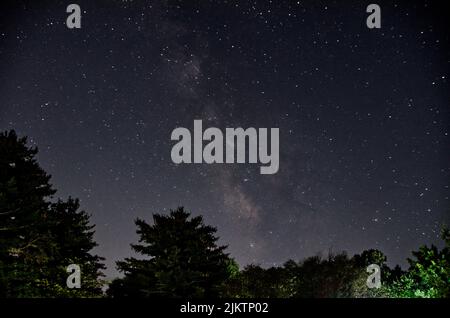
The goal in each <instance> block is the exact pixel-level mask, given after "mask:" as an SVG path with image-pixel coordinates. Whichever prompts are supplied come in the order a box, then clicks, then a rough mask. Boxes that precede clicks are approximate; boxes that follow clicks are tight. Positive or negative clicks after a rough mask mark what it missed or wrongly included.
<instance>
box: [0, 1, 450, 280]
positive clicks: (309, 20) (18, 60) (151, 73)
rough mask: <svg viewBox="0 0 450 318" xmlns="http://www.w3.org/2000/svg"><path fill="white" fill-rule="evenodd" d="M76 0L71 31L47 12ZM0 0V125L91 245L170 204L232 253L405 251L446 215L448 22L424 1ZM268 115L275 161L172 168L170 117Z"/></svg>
mask: <svg viewBox="0 0 450 318" xmlns="http://www.w3.org/2000/svg"><path fill="white" fill-rule="evenodd" d="M73 2H75V3H77V4H79V5H80V6H81V9H82V11H83V14H82V28H81V29H79V30H69V29H68V28H67V27H66V25H65V20H66V17H67V14H66V12H65V11H66V6H67V5H68V4H69V3H73ZM369 3H371V2H370V1H360V0H359V1H299V2H296V1H273V2H269V1H255V2H253V1H252V2H250V1H167V2H165V1H78V0H74V1H52V2H39V3H37V2H36V1H34V2H31V1H27V2H23V1H14V2H12V1H11V2H8V1H6V2H3V1H2V4H1V6H2V9H1V10H0V129H1V130H6V129H15V130H16V131H17V132H18V133H19V134H20V135H27V136H29V141H30V142H31V144H33V145H37V146H38V147H39V149H40V153H39V162H40V163H41V165H42V166H43V168H44V169H45V170H46V171H48V172H49V173H50V174H52V176H53V178H52V182H53V184H54V186H55V188H56V189H58V190H59V191H58V193H57V196H60V197H63V198H64V197H67V196H68V195H71V196H74V197H78V198H80V199H81V203H82V207H83V208H84V209H85V210H86V211H88V212H89V213H91V214H92V221H93V223H95V224H96V225H97V227H96V230H97V232H96V239H97V241H98V243H99V247H98V248H97V249H96V252H97V253H98V254H100V255H102V256H105V257H106V259H107V265H108V271H107V274H108V276H110V277H111V276H114V275H116V274H117V273H116V272H115V269H114V262H115V261H117V260H119V259H122V258H123V257H125V256H128V255H130V253H131V250H130V247H129V244H130V243H134V242H135V241H136V239H137V236H136V234H135V226H134V223H133V221H134V219H135V218H137V217H140V218H144V219H146V220H149V221H150V217H151V214H152V213H166V212H168V211H169V209H174V208H176V207H177V206H185V207H186V208H187V209H188V210H190V211H191V212H192V213H193V214H195V215H197V214H202V215H203V216H204V217H205V220H206V223H209V224H211V225H214V226H216V227H217V228H218V235H219V236H220V237H221V243H223V244H228V245H229V249H228V251H229V252H230V253H231V255H232V256H233V257H235V258H236V259H237V260H238V262H239V263H240V264H241V265H245V264H248V263H251V262H253V263H259V264H261V265H263V266H270V265H273V264H281V263H283V262H284V261H286V260H288V259H289V258H293V259H297V260H299V259H302V258H304V257H307V256H311V255H314V254H316V253H323V254H326V253H328V251H329V250H332V251H336V252H338V251H341V250H346V251H348V252H349V253H350V254H353V253H356V252H361V251H362V250H363V249H368V248H378V249H381V250H382V251H383V252H384V253H385V254H386V255H387V256H388V260H389V261H390V264H396V263H400V264H402V265H405V259H406V257H408V256H410V252H411V250H413V249H416V248H417V247H418V246H419V245H421V244H430V243H437V242H439V230H440V227H441V226H442V225H443V223H444V222H447V223H449V219H450V217H449V215H450V204H449V183H450V160H449V158H450V156H449V155H450V147H449V135H448V134H449V130H450V129H449V127H450V125H449V124H450V116H449V110H450V108H449V104H448V103H449V89H448V88H449V86H448V76H449V72H448V71H449V50H448V40H449V38H448V34H447V33H446V31H447V29H448V25H447V24H448V23H446V22H445V21H446V20H448V18H447V16H446V12H448V11H446V10H445V8H444V6H443V5H442V4H441V5H440V4H439V2H437V1H375V3H378V4H379V5H380V7H381V9H382V27H381V29H379V30H370V29H368V28H367V27H366V24H365V21H366V17H367V15H368V14H367V13H366V6H367V5H368V4H369ZM194 119H202V120H203V124H204V126H205V128H206V127H211V126H213V127H219V128H221V129H223V130H224V129H225V127H244V128H246V127H256V128H259V127H265V128H270V127H278V128H280V170H279V172H278V173H277V174H275V175H261V174H260V173H259V165H254V164H235V165H206V164H201V165H179V166H177V165H175V164H173V163H172V161H171V158H170V152H171V147H172V145H173V144H174V142H172V141H171V140H170V135H171V132H172V131H173V129H175V128H176V127H180V126H182V127H188V128H190V129H192V127H193V120H194Z"/></svg>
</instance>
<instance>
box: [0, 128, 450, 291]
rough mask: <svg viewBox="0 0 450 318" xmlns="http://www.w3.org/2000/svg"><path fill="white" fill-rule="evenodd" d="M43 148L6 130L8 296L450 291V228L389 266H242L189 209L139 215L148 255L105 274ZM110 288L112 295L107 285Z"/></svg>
mask: <svg viewBox="0 0 450 318" xmlns="http://www.w3.org/2000/svg"><path fill="white" fill-rule="evenodd" d="M36 154H37V149H36V148H32V147H28V145H27V141H26V138H19V137H17V135H16V134H15V132H14V131H9V132H3V133H1V134H0V297H3V298H4V297H117V298H118V297H138V298H139V297H140V298H142V297H236V298H253V297H257V298H261V297H263V298H265V297H268V298H275V297H278V298H288V297H298V298H317V297H449V296H450V234H449V231H448V230H443V232H442V237H443V239H444V241H445V247H444V248H443V249H438V248H437V247H435V246H431V247H426V246H422V247H420V248H419V249H418V251H415V252H413V253H412V256H413V257H412V258H411V259H409V260H408V261H409V268H408V270H406V271H402V270H401V269H400V268H399V267H398V266H397V267H395V268H389V267H388V266H387V265H386V257H385V255H384V254H383V253H382V252H381V251H378V250H367V251H364V252H362V253H361V254H357V255H354V256H352V257H350V256H348V255H347V254H345V253H339V254H330V255H328V256H326V257H319V256H313V257H309V258H307V259H305V260H302V261H300V262H295V261H292V260H290V261H288V262H286V263H285V264H284V265H283V266H279V267H271V268H268V269H265V268H262V267H260V266H258V265H249V266H247V267H245V268H243V269H240V268H239V266H238V264H237V263H236V262H235V261H234V260H233V258H232V257H231V256H230V255H229V254H228V253H227V252H226V246H220V245H219V244H218V237H217V236H216V229H215V228H214V227H211V226H208V225H205V224H204V222H203V218H202V217H201V216H197V217H193V216H191V215H190V213H188V212H187V211H185V210H184V209H183V208H178V209H176V210H174V211H171V213H170V214H169V215H160V214H154V215H153V222H152V223H151V224H149V223H147V222H146V221H145V220H140V219H138V220H136V222H135V223H136V227H137V233H138V235H139V242H138V243H136V244H132V245H131V247H132V249H133V250H134V251H135V252H137V253H138V254H140V255H141V256H142V257H140V258H139V259H137V258H133V257H130V258H126V259H124V260H122V261H118V262H117V268H118V270H119V271H121V272H122V274H123V277H122V278H118V279H115V280H113V281H112V282H108V283H107V282H106V281H104V276H103V274H102V270H104V269H105V267H104V265H103V263H102V262H103V258H101V257H100V256H97V255H93V253H92V249H93V248H94V247H95V246H96V245H97V244H96V242H95V241H94V238H93V235H94V226H93V225H92V224H91V223H90V216H89V215H88V214H87V213H86V212H85V211H83V210H80V206H79V203H78V200H76V199H73V198H69V199H67V200H60V199H55V198H54V195H55V193H56V191H55V190H54V188H53V187H52V185H51V184H50V176H49V175H48V174H47V173H46V172H45V171H44V170H43V169H42V168H41V167H40V166H39V164H38V163H37V161H36V159H35V156H36ZM70 264H77V265H79V266H80V268H81V288H79V289H78V288H68V287H67V285H66V280H67V277H68V275H69V273H67V271H66V269H67V266H69V265H70ZM370 264H377V265H378V266H379V267H380V269H381V287H380V288H368V286H367V279H368V275H369V274H370V273H368V272H367V266H368V265H370ZM104 290H106V292H104Z"/></svg>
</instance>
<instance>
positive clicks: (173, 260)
mask: <svg viewBox="0 0 450 318" xmlns="http://www.w3.org/2000/svg"><path fill="white" fill-rule="evenodd" d="M153 221H154V223H153V225H149V224H147V223H146V222H145V221H143V220H140V219H138V220H136V226H137V227H138V230H137V233H138V234H139V236H140V239H139V242H140V243H141V244H135V245H132V248H133V250H134V251H136V252H137V253H139V254H142V255H144V256H147V258H146V259H139V260H138V259H136V258H127V259H125V260H124V261H121V262H117V265H118V269H119V270H120V271H122V272H123V273H124V274H125V277H124V278H122V279H118V280H116V281H114V282H113V283H112V285H111V286H110V290H109V292H108V293H109V295H111V296H113V297H120V296H135V297H136V296H137V297H149V296H168V297H204V296H209V297H214V296H219V295H220V291H221V287H222V286H223V283H224V282H225V281H226V280H227V278H228V277H229V276H230V271H229V258H228V255H227V254H225V253H224V250H225V248H226V247H225V246H218V245H217V243H216V242H217V240H218V238H217V237H216V236H214V234H215V232H216V229H215V228H213V227H211V226H207V225H204V224H203V218H202V217H201V216H197V217H192V218H191V217H190V213H188V212H186V211H185V210H184V209H183V208H178V209H177V210H175V211H171V213H170V215H168V216H165V215H160V214H155V215H153Z"/></svg>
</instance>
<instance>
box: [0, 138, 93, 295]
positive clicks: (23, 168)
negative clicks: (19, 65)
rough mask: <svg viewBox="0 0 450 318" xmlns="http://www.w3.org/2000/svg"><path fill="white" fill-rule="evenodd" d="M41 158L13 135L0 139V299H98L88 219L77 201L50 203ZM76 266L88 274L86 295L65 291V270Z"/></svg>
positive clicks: (25, 141) (49, 186)
mask: <svg viewBox="0 0 450 318" xmlns="http://www.w3.org/2000/svg"><path fill="white" fill-rule="evenodd" d="M37 152H38V150H37V148H29V147H28V146H27V139H26V138H25V137H24V138H18V137H17V135H16V133H15V132H14V131H10V132H3V133H1V134H0V297H58V296H65V297H69V296H91V295H93V294H99V293H100V288H99V287H100V283H99V282H98V280H97V278H98V276H99V274H100V273H99V272H98V270H99V269H101V268H102V265H101V264H100V262H99V261H100V258H98V257H96V256H91V255H90V254H89V250H90V249H91V248H92V247H93V246H95V242H94V241H93V238H92V234H93V233H92V226H90V225H89V224H88V223H89V217H88V216H87V215H86V214H85V212H83V211H81V212H78V211H77V209H78V207H79V206H78V202H77V201H76V200H72V199H69V200H68V201H67V202H62V201H58V202H57V203H51V199H52V196H53V194H55V190H54V189H53V187H52V186H51V184H50V183H49V182H50V175H48V174H47V173H46V172H45V171H44V170H43V169H42V168H41V167H40V166H39V164H38V163H37V161H36V159H35V156H36V154H37ZM74 262H77V263H78V265H80V266H81V268H82V271H83V273H84V274H86V281H85V282H86V283H87V284H86V286H85V287H86V289H82V290H77V291H75V290H68V289H67V288H66V286H65V285H66V277H67V273H66V271H65V269H66V266H68V265H69V264H71V263H74ZM89 267H93V268H95V269H96V270H91V269H89Z"/></svg>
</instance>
